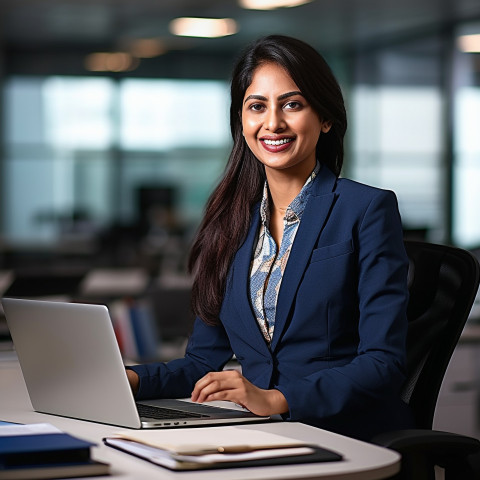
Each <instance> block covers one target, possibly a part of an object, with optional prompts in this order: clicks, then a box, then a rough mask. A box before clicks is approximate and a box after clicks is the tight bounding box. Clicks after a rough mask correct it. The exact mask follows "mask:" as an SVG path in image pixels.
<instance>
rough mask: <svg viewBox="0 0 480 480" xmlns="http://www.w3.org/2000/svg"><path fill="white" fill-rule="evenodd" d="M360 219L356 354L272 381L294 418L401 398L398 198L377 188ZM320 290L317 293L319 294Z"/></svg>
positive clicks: (333, 414)
mask: <svg viewBox="0 0 480 480" xmlns="http://www.w3.org/2000/svg"><path fill="white" fill-rule="evenodd" d="M364 212H365V213H364V214H363V217H362V218H360V219H359V223H358V225H359V227H358V241H357V246H356V248H357V249H358V265H357V272H352V274H356V275H357V279H358V309H359V310H358V312H359V317H358V334H359V344H358V349H357V355H356V356H355V357H354V358H353V360H351V361H350V362H349V363H347V364H345V365H342V366H337V367H332V368H327V369H324V370H319V371H316V372H315V373H313V374H310V375H308V376H305V377H301V375H299V378H298V379H295V380H293V381H289V382H288V384H281V385H276V386H275V388H277V389H278V390H280V391H281V392H282V393H283V394H284V395H285V397H286V399H287V402H288V405H289V412H288V414H286V415H285V416H284V417H285V418H286V419H288V420H292V421H305V422H307V423H310V422H311V423H314V424H318V423H319V419H322V420H324V419H335V418H338V416H340V417H341V418H348V417H349V416H352V415H353V416H355V415H357V416H358V415H361V414H362V409H365V408H366V406H367V405H368V408H371V406H372V405H376V406H378V405H383V404H384V403H385V404H388V403H389V400H388V399H389V398H390V399H392V398H396V399H398V398H399V391H400V388H401V386H402V384H403V382H404V377H405V376H404V365H405V356H406V353H405V344H406V333H407V319H406V306H407V301H408V289H407V271H408V258H407V256H406V253H405V248H404V244H403V234H402V227H401V221H400V215H399V213H398V207H397V201H396V197H395V195H394V194H393V192H389V191H379V192H378V194H377V195H375V196H374V197H373V198H372V200H371V201H370V203H369V204H368V207H367V208H366V209H365V210H364ZM330 221H333V220H330ZM321 294H322V292H319V295H321Z"/></svg>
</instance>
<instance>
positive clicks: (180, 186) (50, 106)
mask: <svg viewBox="0 0 480 480" xmlns="http://www.w3.org/2000/svg"><path fill="white" fill-rule="evenodd" d="M3 93H4V98H5V111H4V113H3V114H4V122H3V124H4V125H5V132H4V136H5V159H4V166H3V173H4V179H3V185H4V188H3V189H2V209H3V212H2V213H3V215H2V217H3V225H2V231H3V232H2V233H3V236H4V238H5V239H6V240H7V241H8V242H17V244H18V242H25V243H30V244H34V245H38V242H39V241H40V242H44V243H46V244H55V243H56V242H58V240H59V239H60V238H61V237H62V236H64V235H65V234H66V232H68V231H72V229H74V230H75V234H76V235H77V238H78V237H79V235H80V233H83V232H86V231H90V232H96V231H98V230H99V229H101V228H104V227H105V226H108V225H109V224H113V223H123V224H125V223H132V222H135V220H136V217H137V216H138V214H139V212H138V202H137V196H138V195H137V193H138V191H139V190H140V189H141V188H143V187H145V186H149V187H159V188H171V189H173V190H175V192H176V196H175V198H176V201H177V205H176V214H177V215H178V217H179V218H181V219H182V221H183V222H186V223H188V224H192V225H194V224H196V223H197V222H198V220H199V217H200V215H201V213H202V210H203V206H204V204H205V201H206V198H207V196H208V194H209V193H210V191H211V190H212V188H213V186H214V184H215V183H216V181H217V179H218V177H219V175H220V174H221V172H222V170H223V168H224V165H225V161H226V155H227V153H228V147H229V143H230V139H229V125H228V104H229V99H228V86H227V83H226V82H222V81H185V80H178V81H176V80H162V79H159V80H144V79H123V80H118V81H115V80H113V79H110V78H102V77H95V78H93V77H92V78H90V77H60V76H52V77H23V76H15V77H12V78H10V79H8V81H7V82H6V85H5V88H4V92H3ZM79 219H80V220H81V222H79ZM79 226H82V228H83V227H85V228H84V230H82V232H79V230H78V228H77V229H75V228H74V227H79Z"/></svg>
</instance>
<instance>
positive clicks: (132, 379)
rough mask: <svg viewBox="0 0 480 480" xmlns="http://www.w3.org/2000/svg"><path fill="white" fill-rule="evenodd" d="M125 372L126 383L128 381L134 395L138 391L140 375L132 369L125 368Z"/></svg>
mask: <svg viewBox="0 0 480 480" xmlns="http://www.w3.org/2000/svg"><path fill="white" fill-rule="evenodd" d="M126 372H127V378H128V383H130V388H131V389H132V392H133V394H134V395H136V394H137V392H138V387H139V386H140V377H139V376H138V374H137V373H136V372H134V371H133V370H129V369H127V370H126Z"/></svg>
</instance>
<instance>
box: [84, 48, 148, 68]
mask: <svg viewBox="0 0 480 480" xmlns="http://www.w3.org/2000/svg"><path fill="white" fill-rule="evenodd" d="M139 63H140V62H139V60H138V58H135V57H132V55H130V54H129V53H126V52H114V53H109V52H98V53H91V54H90V55H88V56H87V57H86V59H85V68H86V69H87V70H89V71H91V72H129V71H131V70H134V69H135V68H137V67H138V64H139Z"/></svg>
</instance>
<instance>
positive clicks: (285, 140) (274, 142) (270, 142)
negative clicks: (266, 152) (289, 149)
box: [264, 138, 292, 145]
mask: <svg viewBox="0 0 480 480" xmlns="http://www.w3.org/2000/svg"><path fill="white" fill-rule="evenodd" d="M291 141H292V139H291V138H282V139H281V140H267V139H265V140H264V142H265V144H266V145H283V144H284V143H290V142H291Z"/></svg>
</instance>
